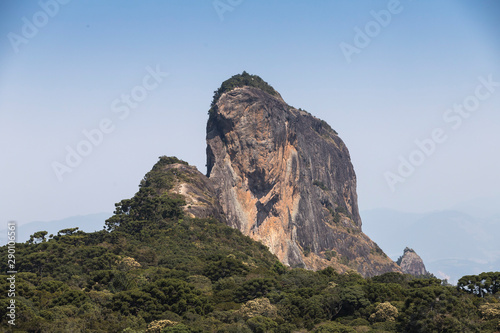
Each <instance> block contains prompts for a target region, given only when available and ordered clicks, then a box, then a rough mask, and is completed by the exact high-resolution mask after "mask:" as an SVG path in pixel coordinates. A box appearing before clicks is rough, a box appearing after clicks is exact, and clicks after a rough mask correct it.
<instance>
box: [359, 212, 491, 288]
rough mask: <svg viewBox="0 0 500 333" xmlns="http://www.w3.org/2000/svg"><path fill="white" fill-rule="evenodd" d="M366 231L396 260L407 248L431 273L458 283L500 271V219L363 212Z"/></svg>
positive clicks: (451, 213)
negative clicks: (458, 281) (416, 255)
mask: <svg viewBox="0 0 500 333" xmlns="http://www.w3.org/2000/svg"><path fill="white" fill-rule="evenodd" d="M361 216H362V219H363V231H364V232H365V233H366V234H367V235H369V236H370V237H371V238H372V239H373V240H374V241H375V242H377V243H378V245H379V246H380V247H381V248H382V249H383V250H384V251H385V252H386V253H387V254H388V255H389V256H390V257H391V258H392V259H394V260H396V259H397V258H398V257H399V256H400V255H401V253H402V251H403V249H404V248H405V247H406V246H408V247H410V248H413V249H414V250H415V251H416V252H417V253H418V254H419V255H420V256H421V257H422V259H423V261H424V263H425V266H426V268H427V270H428V271H430V272H431V273H433V274H435V275H436V276H438V277H440V278H447V279H448V280H449V281H450V282H452V283H455V282H456V281H457V280H458V279H459V278H460V277H462V276H464V275H468V274H478V273H481V272H484V271H497V270H499V269H500V242H499V241H498V235H499V234H500V215H495V216H491V217H488V218H478V217H474V216H471V215H468V214H466V213H463V212H459V211H452V210H450V211H438V212H431V213H427V214H413V213H404V212H398V211H393V210H386V209H377V210H369V211H362V212H361Z"/></svg>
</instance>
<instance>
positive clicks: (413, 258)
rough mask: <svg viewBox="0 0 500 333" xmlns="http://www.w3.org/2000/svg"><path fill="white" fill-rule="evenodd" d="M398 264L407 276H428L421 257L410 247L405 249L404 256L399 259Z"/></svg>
mask: <svg viewBox="0 0 500 333" xmlns="http://www.w3.org/2000/svg"><path fill="white" fill-rule="evenodd" d="M397 263H398V265H399V266H400V267H401V270H402V271H403V273H405V274H411V275H414V276H421V275H426V274H427V270H426V269H425V265H424V261H423V260H422V258H420V256H419V255H418V254H417V253H416V252H415V251H414V250H413V249H410V248H408V247H407V248H405V250H404V253H403V256H401V257H400V258H399V259H398V262H397Z"/></svg>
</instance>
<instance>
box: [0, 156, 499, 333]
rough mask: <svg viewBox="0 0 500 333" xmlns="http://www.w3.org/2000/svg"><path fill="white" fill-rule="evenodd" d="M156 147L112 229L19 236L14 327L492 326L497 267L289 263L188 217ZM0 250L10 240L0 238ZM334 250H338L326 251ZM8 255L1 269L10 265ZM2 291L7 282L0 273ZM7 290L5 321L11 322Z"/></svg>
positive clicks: (279, 331)
mask: <svg viewBox="0 0 500 333" xmlns="http://www.w3.org/2000/svg"><path fill="white" fill-rule="evenodd" d="M171 163H182V161H179V160H177V159H175V158H168V157H162V158H160V161H159V162H158V163H157V164H156V165H155V166H154V167H153V169H152V170H151V171H150V172H149V173H148V174H147V175H146V177H145V180H144V181H143V182H141V186H140V189H139V191H138V193H137V194H136V195H135V196H134V197H133V198H131V199H128V200H122V201H121V202H120V203H119V204H117V209H116V211H115V215H114V216H113V217H112V218H111V219H109V220H108V229H109V230H102V231H99V232H94V233H84V232H81V231H78V228H69V229H65V230H61V231H60V232H59V233H58V234H57V235H49V236H47V233H44V232H43V231H42V232H37V233H35V234H34V235H33V237H32V239H31V241H30V242H26V243H19V244H16V258H17V259H18V261H17V267H16V269H17V270H18V272H19V273H18V274H17V275H16V298H15V300H16V327H15V328H16V329H17V330H19V331H23V332H128V333H133V332H144V333H146V332H148V333H151V332H178V333H182V332H184V333H189V332H193V333H194V332H199V333H202V332H221V333H222V332H248V333H251V332H271V333H272V332H274V333H285V332H299V331H300V332H318V333H319V332H352V333H354V332H496V331H498V329H499V328H500V327H499V324H500V323H499V321H500V293H499V292H498V291H499V284H500V273H498V272H497V273H493V272H492V273H482V274H481V275H478V276H466V277H464V278H462V279H461V280H460V281H459V285H458V286H457V287H453V286H449V285H446V284H444V283H443V281H441V280H439V279H436V278H428V279H423V278H414V277H411V276H409V275H403V274H399V273H387V274H384V275H381V276H376V277H373V278H369V279H365V278H363V277H361V276H360V275H359V274H357V273H353V272H350V273H346V274H339V273H337V272H335V271H334V270H333V269H332V268H327V269H325V270H322V271H318V272H314V271H307V270H304V269H290V268H286V267H284V266H283V265H282V264H281V263H279V262H278V260H277V259H276V257H275V256H273V255H272V254H271V253H270V252H269V251H268V250H267V249H266V247H265V246H264V245H262V244H260V243H258V242H255V241H253V240H252V239H250V238H249V237H247V236H244V235H242V234H241V233H240V232H239V231H237V230H235V229H232V228H230V227H227V226H225V225H223V224H222V223H220V222H218V221H216V220H214V219H191V218H187V217H186V216H184V214H183V211H182V206H183V205H184V200H183V198H182V197H180V196H173V195H171V194H170V193H169V192H168V191H166V189H167V188H171V187H172V186H174V185H175V183H176V182H177V181H179V179H182V178H178V177H183V175H182V174H174V173H169V172H167V171H166V170H164V168H163V166H164V165H166V164H171ZM2 251H5V252H3V253H6V252H7V251H6V246H4V247H2ZM331 255H335V253H331ZM6 264H7V261H6V260H5V261H2V262H1V264H0V269H1V270H2V272H6V271H8V269H7V266H6ZM0 284H1V287H2V288H3V289H2V290H4V291H6V290H8V287H9V282H8V280H7V276H6V275H1V280H0ZM8 301H9V300H8V299H7V298H5V297H4V298H1V299H0V316H1V319H0V325H2V327H6V326H7V320H8V317H7V316H6V314H7V313H6V311H7V305H8V303H7V302H8Z"/></svg>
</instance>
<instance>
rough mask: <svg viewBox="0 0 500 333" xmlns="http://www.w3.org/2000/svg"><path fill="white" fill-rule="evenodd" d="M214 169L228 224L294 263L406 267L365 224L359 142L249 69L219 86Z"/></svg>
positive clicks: (380, 269) (210, 148)
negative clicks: (356, 153)
mask: <svg viewBox="0 0 500 333" xmlns="http://www.w3.org/2000/svg"><path fill="white" fill-rule="evenodd" d="M207 176H208V177H209V178H210V180H211V182H212V184H213V186H214V188H215V192H216V195H217V198H218V200H219V202H220V204H221V206H222V209H223V211H224V214H225V217H226V221H227V223H228V224H229V225H230V226H232V227H234V228H237V229H239V230H240V231H241V232H243V233H244V234H246V235H249V236H250V237H252V238H253V239H255V240H258V241H260V242H262V243H264V244H265V245H266V246H268V247H269V249H270V251H271V252H272V253H274V254H275V255H276V256H277V257H278V258H279V259H280V260H281V261H282V262H283V263H284V264H287V265H289V266H292V267H305V268H308V269H321V268H325V267H327V266H333V267H334V268H336V269H338V270H340V271H346V270H348V269H354V270H356V271H358V272H360V273H362V274H363V275H365V276H372V275H376V274H381V273H384V272H389V271H400V270H399V267H398V266H397V265H396V264H395V263H394V262H393V261H391V260H390V259H389V258H388V257H387V256H386V255H385V253H383V251H382V250H381V249H380V248H379V247H378V246H377V244H375V243H374V242H373V241H371V240H370V239H369V238H368V237H367V236H366V235H365V234H364V233H363V232H362V231H361V219H360V216H359V212H358V204H357V195H356V175H355V173H354V169H353V166H352V164H351V160H350V156H349V151H348V150H347V147H346V146H345V144H344V142H343V141H342V140H341V139H340V137H339V136H338V135H337V133H336V132H335V131H334V130H333V129H332V128H331V127H330V126H329V125H328V124H327V123H326V122H324V121H322V120H320V119H318V118H316V117H313V116H312V115H311V114H309V113H308V112H306V111H303V110H301V109H296V108H294V107H291V106H289V105H288V104H287V103H285V102H284V100H283V99H282V98H281V96H280V95H279V94H278V93H277V92H276V91H275V90H274V89H273V88H272V87H270V86H268V85H267V83H265V82H264V81H262V79H260V78H259V77H257V76H251V75H248V74H246V73H245V72H244V73H243V74H242V75H236V76H234V77H233V78H231V79H230V80H227V81H225V82H224V83H223V85H222V86H221V88H220V89H219V90H218V91H216V95H215V97H214V101H213V103H212V108H211V109H210V112H209V120H208V123H207Z"/></svg>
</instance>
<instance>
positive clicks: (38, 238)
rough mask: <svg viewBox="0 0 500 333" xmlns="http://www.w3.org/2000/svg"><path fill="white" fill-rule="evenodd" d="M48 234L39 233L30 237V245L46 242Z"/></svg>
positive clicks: (44, 232) (45, 232)
mask: <svg viewBox="0 0 500 333" xmlns="http://www.w3.org/2000/svg"><path fill="white" fill-rule="evenodd" d="M47 234H48V232H47V231H37V232H35V233H34V234H33V235H31V236H30V240H29V241H28V243H29V244H33V243H40V242H45V236H46V235H47Z"/></svg>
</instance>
